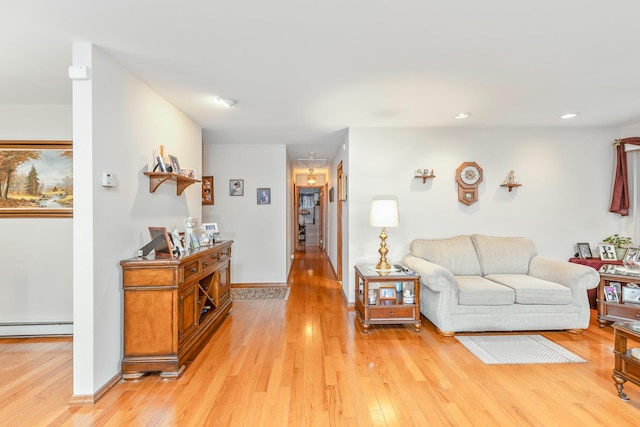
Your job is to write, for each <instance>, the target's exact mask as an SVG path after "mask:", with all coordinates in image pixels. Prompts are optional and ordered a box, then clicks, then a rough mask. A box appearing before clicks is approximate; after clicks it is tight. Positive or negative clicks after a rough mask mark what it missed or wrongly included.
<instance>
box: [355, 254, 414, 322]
mask: <svg viewBox="0 0 640 427" xmlns="http://www.w3.org/2000/svg"><path fill="white" fill-rule="evenodd" d="M355 271H356V290H355V292H356V298H355V300H356V304H355V305H356V312H357V314H358V318H359V319H360V322H361V323H362V326H363V328H364V331H365V332H368V331H369V326H371V325H376V324H378V325H394V324H413V327H414V328H415V330H416V332H420V326H421V321H420V276H418V274H417V273H414V272H412V271H408V270H407V271H395V270H393V271H386V272H381V271H376V269H375V267H374V266H372V265H356V267H355ZM397 283H401V284H402V285H401V286H402V290H403V291H404V290H406V289H411V290H412V292H413V296H414V301H413V303H405V302H404V298H403V291H397V287H396V284H397ZM391 288H393V289H395V291H393V292H392V291H391ZM381 289H382V292H381ZM369 290H372V291H373V293H374V294H375V302H374V303H370V302H369V298H368V295H369Z"/></svg>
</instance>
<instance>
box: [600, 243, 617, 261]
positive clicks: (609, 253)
mask: <svg viewBox="0 0 640 427" xmlns="http://www.w3.org/2000/svg"><path fill="white" fill-rule="evenodd" d="M598 253H599V254H600V259H601V260H602V261H617V260H618V257H617V256H616V249H615V247H614V246H613V245H610V244H608V243H601V244H599V245H598Z"/></svg>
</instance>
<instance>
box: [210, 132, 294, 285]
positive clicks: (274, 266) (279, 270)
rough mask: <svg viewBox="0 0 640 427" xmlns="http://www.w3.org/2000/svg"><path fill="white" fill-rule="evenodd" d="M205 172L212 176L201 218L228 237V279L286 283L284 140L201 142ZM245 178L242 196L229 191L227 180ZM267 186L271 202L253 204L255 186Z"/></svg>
mask: <svg viewBox="0 0 640 427" xmlns="http://www.w3.org/2000/svg"><path fill="white" fill-rule="evenodd" d="M203 152H204V155H203V161H204V166H203V169H204V175H213V177H214V203H215V204H214V205H213V206H204V207H203V218H204V222H216V223H218V228H219V230H220V235H221V237H222V238H223V239H225V240H233V241H234V244H233V256H232V258H231V281H232V282H233V283H286V281H287V266H288V265H289V262H288V260H287V257H288V254H287V243H286V242H287V240H288V239H290V238H291V237H290V234H288V232H289V231H290V230H288V229H287V210H288V209H291V204H290V203H291V202H290V198H289V196H288V195H287V192H288V191H289V189H290V186H289V184H288V183H287V180H288V176H287V170H288V168H287V162H288V159H287V153H286V148H285V146H284V145H223V142H221V143H218V142H216V143H215V144H205V145H204V146H203ZM230 179H244V196H230V195H229V180H230ZM258 188H271V204H270V205H258V204H257V195H256V190H257V189H258Z"/></svg>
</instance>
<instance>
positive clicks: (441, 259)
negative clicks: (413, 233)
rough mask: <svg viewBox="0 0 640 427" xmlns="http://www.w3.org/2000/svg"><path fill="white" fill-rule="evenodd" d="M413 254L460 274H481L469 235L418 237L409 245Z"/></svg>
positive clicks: (455, 274) (452, 272)
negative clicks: (440, 237) (439, 237)
mask: <svg viewBox="0 0 640 427" xmlns="http://www.w3.org/2000/svg"><path fill="white" fill-rule="evenodd" d="M409 250H410V251H411V255H413V256H417V257H419V258H424V259H426V260H427V261H430V262H432V263H434V264H438V265H440V266H442V267H444V268H446V269H447V270H449V271H450V272H451V274H453V275H454V276H458V275H473V274H477V275H481V274H482V270H480V263H479V262H478V255H477V254H476V250H475V248H474V246H473V243H472V242H471V238H470V237H469V236H456V237H451V238H448V239H416V240H414V241H413V242H411V245H410V247H409Z"/></svg>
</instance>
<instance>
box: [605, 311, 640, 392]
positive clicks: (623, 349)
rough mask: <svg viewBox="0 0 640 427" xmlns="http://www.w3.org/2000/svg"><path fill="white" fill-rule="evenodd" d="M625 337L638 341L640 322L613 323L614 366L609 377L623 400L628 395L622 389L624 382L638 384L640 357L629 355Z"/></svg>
mask: <svg viewBox="0 0 640 427" xmlns="http://www.w3.org/2000/svg"><path fill="white" fill-rule="evenodd" d="M627 339H631V340H633V341H635V342H636V343H640V322H635V321H633V322H616V323H614V324H613V340H614V347H613V354H614V360H615V362H614V363H615V364H614V368H613V373H612V374H611V377H612V378H613V381H614V382H615V384H616V388H617V389H618V397H619V398H620V399H622V400H624V401H625V402H628V401H629V397H628V396H627V394H626V393H625V392H624V391H623V390H622V389H623V388H624V383H626V382H627V381H631V382H632V383H634V384H635V385H640V359H637V358H635V357H633V356H631V349H629V348H627Z"/></svg>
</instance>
